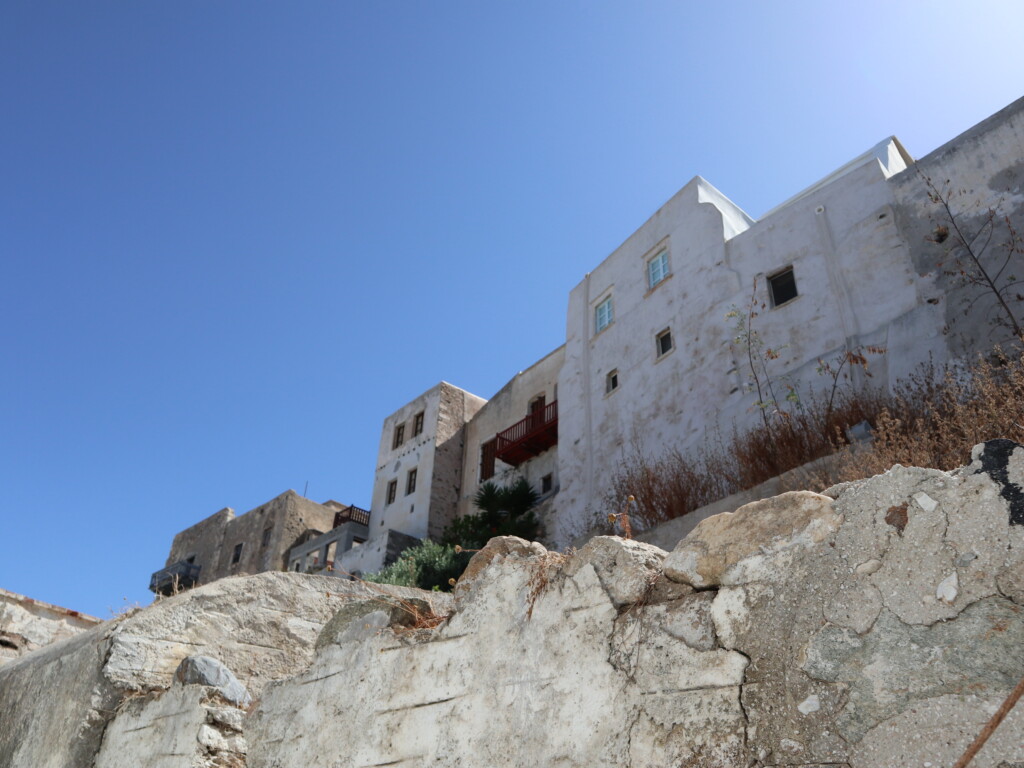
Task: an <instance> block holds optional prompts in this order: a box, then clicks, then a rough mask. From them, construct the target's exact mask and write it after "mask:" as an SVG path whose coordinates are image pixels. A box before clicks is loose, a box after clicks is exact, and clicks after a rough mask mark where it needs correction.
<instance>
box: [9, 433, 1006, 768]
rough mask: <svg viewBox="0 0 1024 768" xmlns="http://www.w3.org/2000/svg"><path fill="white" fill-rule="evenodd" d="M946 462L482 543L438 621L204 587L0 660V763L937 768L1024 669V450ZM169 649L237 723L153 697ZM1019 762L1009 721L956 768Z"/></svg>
mask: <svg viewBox="0 0 1024 768" xmlns="http://www.w3.org/2000/svg"><path fill="white" fill-rule="evenodd" d="M973 459H974V461H973V463H972V464H971V465H970V466H968V467H966V468H964V469H961V470H959V471H956V472H948V473H947V472H939V471H935V470H923V469H912V468H903V467H894V468H893V469H892V470H891V471H889V472H887V473H886V474H884V475H879V476H877V477H874V478H871V479H869V480H865V481H860V482H857V483H851V484H845V485H841V486H837V487H835V488H833V489H830V490H829V491H828V492H827V493H826V494H824V495H819V494H814V493H809V492H796V493H788V494H783V495H781V496H778V497H775V498H772V499H768V500H764V501H759V502H755V503H753V504H749V505H746V506H744V507H741V508H740V509H738V510H736V511H735V512H728V513H723V514H720V515H715V516H712V517H709V518H707V519H705V520H704V521H702V522H701V523H700V524H699V525H698V526H697V527H696V528H695V529H694V531H693V532H692V533H690V535H689V536H688V537H687V538H686V539H684V540H683V541H681V542H679V543H678V545H677V546H675V547H674V548H673V550H672V552H671V553H668V552H665V551H664V550H661V549H658V548H657V547H654V546H652V545H649V544H644V543H641V542H637V541H629V540H623V539H620V538H616V537H599V538H595V539H593V540H591V541H590V542H589V543H588V544H587V545H586V546H584V547H583V548H582V549H581V550H579V551H578V552H576V553H574V554H572V555H564V554H558V553H554V552H548V551H546V550H545V549H544V548H543V547H542V546H540V545H539V544H529V543H527V542H524V541H522V540H519V539H512V538H504V539H494V540H492V541H491V542H490V543H489V544H488V545H487V547H486V548H485V549H484V550H482V551H481V552H479V553H477V555H476V556H475V557H474V559H473V561H472V562H471V564H470V566H469V569H468V570H467V572H466V573H465V574H464V575H463V577H462V578H461V579H460V581H459V584H458V586H457V587H456V591H455V594H454V601H453V603H451V604H448V603H445V602H444V601H445V600H446V599H447V598H446V597H444V596H438V595H432V594H430V593H415V592H413V591H409V590H405V591H401V592H399V591H391V592H390V593H388V594H384V592H385V591H386V590H382V591H379V592H373V593H371V592H370V591H369V590H368V589H367V588H366V587H362V586H360V585H359V584H350V583H347V582H340V581H338V580H334V579H328V578H324V577H311V576H302V575H297V574H283V573H282V574H264V575H262V576H257V577H248V578H243V579H224V580H221V581H219V582H217V583H216V584H212V585H209V586H207V587H202V588H200V589H197V590H194V591H192V592H189V593H187V594H183V595H179V596H177V597H175V598H172V599H170V600H167V601H163V602H161V603H158V604H157V605H155V606H153V607H151V608H149V609H146V610H145V611H143V612H142V613H140V614H137V615H136V616H133V617H130V618H128V619H125V620H123V621H122V622H120V623H117V624H115V625H113V626H107V625H104V626H105V627H106V628H105V629H104V628H103V627H101V628H97V629H96V630H92V631H90V632H87V633H85V634H83V635H79V636H78V637H76V638H72V639H71V640H69V641H65V643H63V644H58V645H57V646H51V647H50V648H48V649H43V650H42V651H39V652H37V653H34V654H30V655H28V656H26V657H24V658H22V659H20V660H18V661H16V662H13V663H12V664H9V665H7V666H6V667H4V668H0V712H3V713H4V717H5V722H4V725H5V726H6V727H4V728H0V764H3V765H10V766H14V767H15V768H20V766H31V768H37V767H38V766H51V765H52V766H58V765H59V766H64V765H83V766H84V765H93V764H95V765H99V766H119V765H132V764H136V763H138V762H139V761H144V762H145V764H147V765H159V766H161V768H165V767H166V768H172V767H176V766H199V765H232V766H240V765H247V766H250V767H251V768H292V767H293V766H294V767H295V768H299V767H300V766H301V767H302V768H305V767H306V766H310V765H322V766H325V767H329V768H341V767H342V766H344V767H346V768H348V767H349V766H352V767H353V768H354V767H355V766H372V765H377V766H381V765H398V766H410V767H412V766H426V765H431V766H467V765H473V766H478V765H479V766H502V767H503V768H504V766H530V767H531V768H533V767H534V766H539V765H540V766H557V767H560V768H569V767H570V766H595V765H597V766H638V767H639V766H645V767H646V766H650V767H651V768H653V767H655V766H657V767H659V768H660V767H661V766H688V767H689V768H736V767H737V766H739V767H741V768H775V767H779V768H781V766H797V765H799V766H806V767H808V768H809V767H810V766H815V767H816V768H823V767H824V766H829V767H830V768H890V767H891V766H901V767H902V766H929V768H950V766H952V764H953V763H954V762H955V761H956V759H957V758H958V757H959V755H960V754H961V753H962V752H963V751H964V749H965V748H966V747H967V745H968V744H969V743H970V742H971V741H972V740H973V739H974V737H975V736H976V735H977V734H978V733H979V732H980V731H981V729H982V728H983V727H984V725H985V723H986V722H987V720H988V719H989V718H990V716H991V715H992V714H993V712H995V710H996V708H997V707H998V706H999V705H1000V704H1001V703H1002V702H1003V700H1004V699H1005V698H1006V696H1007V694H1008V693H1009V691H1010V690H1011V689H1012V688H1013V687H1014V685H1015V684H1016V683H1017V682H1018V681H1019V680H1020V679H1021V678H1022V677H1024V655H1022V654H1021V652H1020V649H1021V647H1024V447H1020V446H1017V445H1016V444H1013V443H1010V442H1009V441H992V442H990V443H987V444H985V445H983V446H979V447H978V448H976V449H975V451H974V454H973ZM342 590H351V591H350V592H348V594H346V595H339V594H338V593H339V592H341V591H342ZM417 594H418V595H420V596H421V598H422V599H423V600H429V599H434V600H435V601H437V602H435V604H434V605H433V606H429V605H427V604H426V602H419V600H420V598H417V597H416V595H417ZM194 654H202V655H204V656H212V657H215V658H217V659H219V660H220V661H221V662H223V664H224V665H226V667H227V668H228V669H229V670H230V671H232V672H234V675H235V676H237V678H238V681H239V682H241V683H242V684H243V685H245V686H248V693H249V694H251V695H252V696H253V697H254V703H253V704H252V706H251V708H249V709H248V710H247V711H246V710H244V709H243V707H244V703H240V704H231V703H230V702H226V701H225V699H224V697H225V696H226V695H227V693H226V691H227V690H228V688H231V687H232V686H230V685H227V684H225V685H220V687H218V685H219V684H217V683H216V681H207V684H205V685H202V686H199V687H190V685H193V686H194V685H195V683H191V684H190V683H187V682H184V681H185V680H191V679H192V678H189V677H188V676H182V675H180V674H179V677H178V678H177V682H176V678H175V677H174V670H175V668H176V665H178V664H179V662H181V661H182V660H183V658H184V657H185V656H186V655H194ZM224 677H225V679H226V680H227V682H228V683H230V682H231V680H233V679H234V678H233V677H231V676H230V673H228V672H226V671H225V673H224ZM232 689H233V688H232ZM54 691H60V695H59V696H53V692H54ZM132 692H134V693H132ZM236 694H237V691H236ZM242 698H244V697H241V696H239V695H236V696H235V699H236V700H241V699H242ZM133 759H134V760H135V761H136V763H133V762H132V760H133ZM1022 761H1024V707H1021V706H1018V707H1017V708H1016V709H1015V710H1013V711H1012V712H1011V713H1010V715H1009V717H1008V718H1007V719H1006V720H1005V721H1004V722H1003V723H1002V725H1001V726H1000V727H999V728H998V729H997V730H996V731H995V733H994V735H993V736H992V738H991V739H990V740H989V742H988V743H987V744H986V746H985V747H984V749H983V750H982V751H981V752H980V753H979V754H978V756H977V757H976V758H975V760H974V762H973V763H972V768H1000V767H1001V768H1006V766H1012V765H1015V764H1019V763H1020V762H1022Z"/></svg>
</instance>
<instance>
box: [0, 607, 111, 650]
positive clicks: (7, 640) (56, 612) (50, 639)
mask: <svg viewBox="0 0 1024 768" xmlns="http://www.w3.org/2000/svg"><path fill="white" fill-rule="evenodd" d="M101 621H102V620H101V619H97V618H96V617H95V616H88V615H86V614H84V613H79V612H78V611H72V610H70V609H68V608H61V607H60V606H59V605H51V604H50V603H44V602H42V601H40V600H33V599H32V598H31V597H26V596H25V595H19V594H18V593H16V592H9V591H7V590H6V589H0V664H4V663H5V662H8V661H12V660H13V659H17V658H18V657H20V656H24V655H25V654H26V653H29V652H30V651H34V650H36V649H38V648H42V647H44V646H47V645H50V644H51V643H55V642H57V641H58V640H64V639H65V638H68V637H71V636H73V635H76V634H78V633H79V632H84V631H85V630H87V629H90V628H92V627H94V626H96V625H97V624H99V623H101Z"/></svg>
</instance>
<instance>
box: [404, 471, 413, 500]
mask: <svg viewBox="0 0 1024 768" xmlns="http://www.w3.org/2000/svg"><path fill="white" fill-rule="evenodd" d="M415 490H416V470H415V469H410V470H409V474H408V475H406V476H405V495H406V496H408V495H409V494H410V493H412V492H413V491H415Z"/></svg>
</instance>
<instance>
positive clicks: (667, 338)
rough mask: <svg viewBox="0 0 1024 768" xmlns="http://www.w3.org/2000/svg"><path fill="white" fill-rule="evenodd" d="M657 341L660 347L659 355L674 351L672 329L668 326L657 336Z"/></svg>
mask: <svg viewBox="0 0 1024 768" xmlns="http://www.w3.org/2000/svg"><path fill="white" fill-rule="evenodd" d="M655 343H656V346H657V349H658V357H664V356H665V355H667V354H668V353H669V352H671V351H672V331H670V330H669V329H668V328H666V329H665V330H664V331H662V332H661V333H659V334H658V335H657V336H656V337H655Z"/></svg>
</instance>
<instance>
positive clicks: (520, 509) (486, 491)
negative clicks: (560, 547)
mask: <svg viewBox="0 0 1024 768" xmlns="http://www.w3.org/2000/svg"><path fill="white" fill-rule="evenodd" d="M539 500H540V495H539V494H538V493H537V492H536V491H535V490H534V489H533V488H532V487H531V486H530V484H529V483H528V482H527V481H526V479H525V478H522V477H521V478H519V479H518V480H516V481H515V482H514V483H512V484H511V485H508V486H499V485H496V484H494V483H492V482H490V481H488V482H486V483H484V484H483V485H481V486H480V488H479V490H477V492H476V495H475V496H474V497H473V504H474V505H475V506H476V508H477V509H479V510H480V512H478V513H476V514H472V515H464V516H463V517H460V518H458V519H456V520H455V521H454V522H452V524H451V525H449V526H448V527H447V528H446V529H445V532H444V535H443V536H442V538H441V540H442V541H443V542H445V543H446V544H452V545H455V544H458V545H460V546H462V547H466V548H467V549H479V548H480V547H483V546H484V545H485V544H487V542H488V541H489V540H490V539H492V538H494V537H495V536H518V537H519V538H521V539H528V540H533V539H536V538H537V535H538V527H539V526H538V522H537V516H536V515H535V514H534V513H533V511H532V510H533V508H534V507H535V506H537V502H538V501H539Z"/></svg>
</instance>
